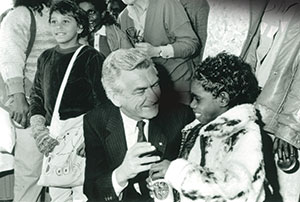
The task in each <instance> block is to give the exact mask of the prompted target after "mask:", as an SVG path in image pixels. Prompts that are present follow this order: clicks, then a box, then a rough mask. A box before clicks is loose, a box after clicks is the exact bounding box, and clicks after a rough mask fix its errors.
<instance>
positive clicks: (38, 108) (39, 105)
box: [29, 52, 46, 117]
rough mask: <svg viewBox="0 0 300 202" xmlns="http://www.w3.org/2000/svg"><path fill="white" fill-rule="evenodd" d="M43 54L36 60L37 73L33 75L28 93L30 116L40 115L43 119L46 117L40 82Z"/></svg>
mask: <svg viewBox="0 0 300 202" xmlns="http://www.w3.org/2000/svg"><path fill="white" fill-rule="evenodd" d="M45 55H46V54H45V52H44V53H43V54H42V55H41V56H40V57H39V58H38V61H37V71H36V73H35V77H34V81H33V85H32V88H31V92H30V97H29V101H30V114H31V116H34V115H41V116H43V117H45V116H46V110H45V108H44V100H45V98H44V93H43V88H42V80H43V76H44V75H43V74H44V65H45V64H44V57H45Z"/></svg>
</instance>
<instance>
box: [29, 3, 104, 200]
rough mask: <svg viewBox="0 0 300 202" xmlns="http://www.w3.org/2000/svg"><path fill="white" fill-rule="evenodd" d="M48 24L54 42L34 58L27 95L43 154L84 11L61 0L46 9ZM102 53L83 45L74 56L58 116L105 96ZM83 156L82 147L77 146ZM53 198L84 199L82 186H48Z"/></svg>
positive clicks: (83, 30) (82, 30) (84, 27)
mask: <svg viewBox="0 0 300 202" xmlns="http://www.w3.org/2000/svg"><path fill="white" fill-rule="evenodd" d="M49 23H50V28H51V31H52V34H53V36H54V38H55V40H56V41H57V43H58V46H56V47H54V48H51V49H48V50H46V51H45V52H43V53H42V55H41V56H40V57H39V59H38V68H37V73H36V75H35V79H34V84H33V88H32V92H31V95H30V101H31V105H30V112H31V118H30V123H31V126H32V130H33V135H34V138H35V140H36V144H37V146H38V149H39V150H40V152H41V153H43V154H45V155H47V154H48V153H49V152H51V151H52V150H53V149H54V147H55V146H56V145H57V144H58V142H57V140H56V139H53V138H52V137H51V136H50V135H49V130H48V129H47V128H46V126H49V124H50V121H51V117H52V113H53V110H54V106H55V102H56V98H57V95H58V91H59V88H60V85H61V82H62V80H63V78H64V74H65V72H66V69H67V66H68V64H69V62H70V60H71V58H72V56H73V54H74V52H75V51H76V50H77V49H78V48H79V46H80V44H79V42H78V41H79V38H81V37H84V36H86V34H87V33H88V19H87V16H86V13H85V12H84V11H83V10H82V9H81V8H79V7H78V6H77V5H76V3H74V2H73V1H69V0H63V1H59V2H57V3H55V4H54V5H53V6H52V7H51V9H50V18H49ZM103 60H104V59H103V57H102V56H100V54H99V53H98V52H97V51H96V50H95V49H94V48H92V47H89V46H86V47H84V48H83V49H82V50H81V52H80V53H79V55H78V56H77V58H76V60H75V62H74V65H73V68H72V71H71V73H70V76H69V78H68V83H67V85H66V87H65V90H64V94H63V98H62V101H61V104H60V108H59V114H60V119H61V120H66V119H69V118H73V117H77V116H80V115H82V114H85V113H86V112H88V111H89V110H91V109H92V108H93V107H94V106H97V105H99V104H100V103H102V102H103V101H104V100H105V98H106V97H105V94H104V90H103V88H102V84H101V80H100V76H99V75H101V68H102V63H103ZM78 151H79V152H78V153H79V154H80V155H82V156H84V148H83V147H82V148H79V150H78ZM49 193H50V196H51V199H52V201H53V202H55V201H57V202H59V201H66V202H67V201H74V200H76V201H86V200H87V198H86V196H85V195H84V194H83V190H82V186H77V187H70V188H59V187H49Z"/></svg>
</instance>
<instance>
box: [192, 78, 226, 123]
mask: <svg viewBox="0 0 300 202" xmlns="http://www.w3.org/2000/svg"><path fill="white" fill-rule="evenodd" d="M191 93H192V102H191V103H190V107H191V108H192V109H193V111H194V114H195V117H196V119H198V120H199V121H200V122H201V123H202V124H207V123H209V122H210V121H212V120H214V119H215V118H217V116H219V115H220V114H222V113H224V112H225V111H226V109H225V108H224V107H222V105H221V103H220V98H215V97H214V96H213V95H212V93H210V92H207V91H205V90H204V88H203V87H202V85H201V83H200V82H199V81H197V80H194V81H192V85H191Z"/></svg>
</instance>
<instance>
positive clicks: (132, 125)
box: [120, 110, 149, 134]
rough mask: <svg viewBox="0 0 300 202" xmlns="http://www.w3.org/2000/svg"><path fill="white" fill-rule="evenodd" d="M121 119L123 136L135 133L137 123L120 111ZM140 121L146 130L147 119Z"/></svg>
mask: <svg viewBox="0 0 300 202" xmlns="http://www.w3.org/2000/svg"><path fill="white" fill-rule="evenodd" d="M120 113H121V117H122V120H123V124H124V126H125V127H124V130H125V134H132V133H134V132H136V130H137V121H136V120H134V119H132V118H130V117H128V116H127V115H126V114H124V113H123V112H122V111H121V110H120ZM142 121H144V122H145V127H146V128H147V126H148V125H149V120H148V119H143V120H142Z"/></svg>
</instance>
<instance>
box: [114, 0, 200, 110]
mask: <svg viewBox="0 0 300 202" xmlns="http://www.w3.org/2000/svg"><path fill="white" fill-rule="evenodd" d="M123 2H124V3H125V4H126V5H127V6H126V8H125V9H124V10H123V11H122V12H121V13H120V15H119V22H120V25H121V29H122V30H123V31H124V32H126V34H127V36H128V38H129V39H130V40H131V42H132V44H133V45H134V46H135V47H136V48H138V49H139V50H141V51H143V52H145V53H146V54H147V55H148V56H149V57H151V58H152V59H153V61H154V62H155V64H156V66H157V69H158V71H159V72H160V75H161V76H162V74H164V78H162V79H161V80H162V82H164V83H161V87H162V91H165V92H168V94H169V95H168V96H166V97H168V100H167V101H170V103H171V100H172V102H173V101H174V100H177V101H180V102H181V103H184V104H187V105H188V104H189V102H190V80H191V75H192V72H193V68H194V64H193V61H192V59H193V57H194V54H195V53H196V52H197V51H198V50H199V49H200V44H199V40H198V38H197V36H196V34H195V32H194V30H193V28H192V26H191V23H190V20H189V18H188V16H187V14H186V12H185V10H184V8H183V6H182V5H181V4H180V2H179V1H175V0H123ZM164 95H166V93H164ZM170 97H172V99H170Z"/></svg>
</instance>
